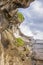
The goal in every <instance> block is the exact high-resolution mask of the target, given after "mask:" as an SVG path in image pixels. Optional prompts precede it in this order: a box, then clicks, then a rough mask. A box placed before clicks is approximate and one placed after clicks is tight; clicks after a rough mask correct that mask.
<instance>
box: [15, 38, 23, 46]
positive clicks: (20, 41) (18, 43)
mask: <svg viewBox="0 0 43 65" xmlns="http://www.w3.org/2000/svg"><path fill="white" fill-rule="evenodd" d="M16 41H17V46H23V45H24V41H23V40H22V39H21V38H16Z"/></svg>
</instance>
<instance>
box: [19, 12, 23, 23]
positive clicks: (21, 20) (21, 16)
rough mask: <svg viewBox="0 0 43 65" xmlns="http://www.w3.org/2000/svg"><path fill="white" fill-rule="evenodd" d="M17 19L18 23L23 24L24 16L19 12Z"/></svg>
mask: <svg viewBox="0 0 43 65" xmlns="http://www.w3.org/2000/svg"><path fill="white" fill-rule="evenodd" d="M18 19H19V21H20V22H23V20H24V16H23V14H22V13H20V12H18Z"/></svg>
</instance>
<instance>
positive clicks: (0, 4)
mask: <svg viewBox="0 0 43 65" xmlns="http://www.w3.org/2000/svg"><path fill="white" fill-rule="evenodd" d="M32 1H34V0H1V1H0V34H1V40H0V41H1V42H0V65H29V62H28V61H29V60H28V58H27V57H28V54H29V51H28V50H27V48H26V46H25V45H24V46H19V47H17V46H16V45H15V43H17V40H16V38H15V36H13V31H12V27H13V25H14V26H15V28H18V24H20V22H19V19H18V9H17V8H26V7H28V6H29V5H30V3H31V2H32ZM14 31H15V29H14ZM19 43H20V41H19ZM21 43H22V42H21ZM21 48H22V50H21ZM25 59H26V60H25Z"/></svg>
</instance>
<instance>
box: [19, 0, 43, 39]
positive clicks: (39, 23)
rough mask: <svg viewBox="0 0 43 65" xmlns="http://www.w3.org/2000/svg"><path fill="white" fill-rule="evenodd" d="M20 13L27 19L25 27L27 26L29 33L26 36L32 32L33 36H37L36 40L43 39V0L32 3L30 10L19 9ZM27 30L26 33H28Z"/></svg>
mask: <svg viewBox="0 0 43 65" xmlns="http://www.w3.org/2000/svg"><path fill="white" fill-rule="evenodd" d="M19 11H20V12H22V13H23V15H24V17H25V21H24V23H23V25H24V24H25V26H27V29H28V32H26V34H28V33H29V31H31V32H32V33H31V34H33V35H34V33H36V35H34V36H35V37H36V38H38V36H39V37H40V39H43V35H42V34H43V0H36V1H34V2H33V3H31V5H30V7H29V8H27V9H19ZM21 28H22V27H21ZM23 28H24V27H23ZM27 29H26V30H25V31H27ZM36 31H39V32H36ZM31 34H30V35H31Z"/></svg>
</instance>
